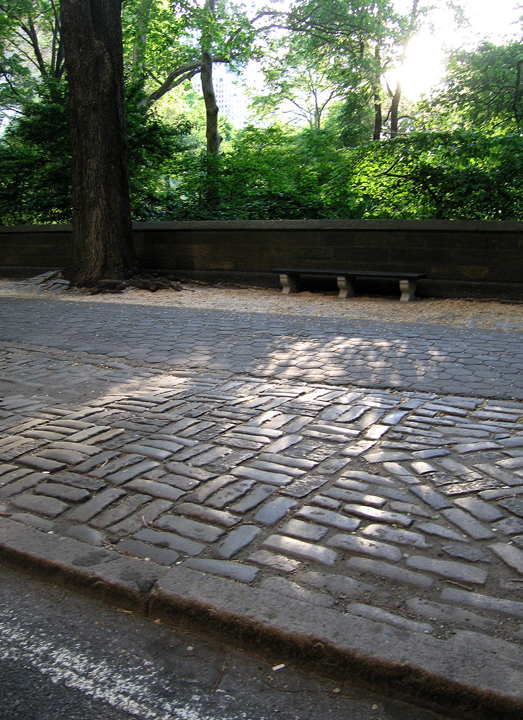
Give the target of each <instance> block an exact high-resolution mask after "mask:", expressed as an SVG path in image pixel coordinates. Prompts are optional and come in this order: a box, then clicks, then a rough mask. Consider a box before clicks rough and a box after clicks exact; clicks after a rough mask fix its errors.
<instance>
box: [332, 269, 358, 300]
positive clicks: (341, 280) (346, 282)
mask: <svg viewBox="0 0 523 720" xmlns="http://www.w3.org/2000/svg"><path fill="white" fill-rule="evenodd" d="M336 280H337V282H338V288H339V293H338V297H339V298H342V299H343V300H345V299H346V298H349V297H354V284H353V282H352V279H351V278H350V277H347V276H346V275H338V277H337V278H336Z"/></svg>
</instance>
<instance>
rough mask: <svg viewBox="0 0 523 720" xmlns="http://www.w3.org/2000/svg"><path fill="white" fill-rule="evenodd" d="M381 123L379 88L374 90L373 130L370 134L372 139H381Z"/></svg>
mask: <svg viewBox="0 0 523 720" xmlns="http://www.w3.org/2000/svg"><path fill="white" fill-rule="evenodd" d="M382 125H383V118H382V113H381V97H380V92H379V90H375V91H374V132H373V134H372V139H373V140H381V127H382Z"/></svg>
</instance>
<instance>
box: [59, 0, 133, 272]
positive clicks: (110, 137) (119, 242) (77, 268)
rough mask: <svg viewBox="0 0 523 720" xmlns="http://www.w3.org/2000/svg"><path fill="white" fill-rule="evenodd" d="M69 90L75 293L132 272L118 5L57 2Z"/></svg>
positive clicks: (107, 0)
mask: <svg viewBox="0 0 523 720" xmlns="http://www.w3.org/2000/svg"><path fill="white" fill-rule="evenodd" d="M60 9H61V21H62V34H63V40H64V49H65V63H66V69H67V77H68V82H69V127H70V132H71V153H72V179H73V261H72V263H71V266H70V267H69V268H68V270H67V272H66V274H67V276H68V278H69V279H70V280H71V281H72V282H74V283H75V284H77V285H83V286H94V285H97V284H98V283H99V282H100V281H101V280H106V279H109V278H111V279H113V278H114V279H123V278H126V277H129V276H131V275H132V274H133V273H135V272H136V269H137V262H136V256H135V252H134V247H133V238H132V222H131V206H130V199H129V184H128V176H127V152H126V134H125V112H124V91H123V49H122V26H121V0H61V8H60Z"/></svg>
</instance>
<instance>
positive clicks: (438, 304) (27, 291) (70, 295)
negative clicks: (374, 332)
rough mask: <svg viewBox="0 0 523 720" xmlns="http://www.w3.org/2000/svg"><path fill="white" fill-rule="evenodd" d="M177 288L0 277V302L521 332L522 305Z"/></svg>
mask: <svg viewBox="0 0 523 720" xmlns="http://www.w3.org/2000/svg"><path fill="white" fill-rule="evenodd" d="M182 288H183V289H182V290H181V291H180V292H176V291H173V290H159V291H157V292H155V293H152V292H149V291H147V290H136V289H127V290H125V292H123V293H122V294H115V295H112V294H107V295H89V294H88V293H85V292H83V291H79V290H66V291H62V292H52V291H49V290H46V289H45V288H43V287H42V286H39V285H35V284H34V283H31V281H27V280H5V279H4V280H2V279H0V298H7V297H9V298H13V297H35V296H36V295H37V296H39V297H42V296H48V297H53V299H59V300H61V301H63V302H68V301H72V300H74V301H75V302H95V303H98V302H102V303H126V304H137V305H155V306H162V307H182V308H201V309H206V310H209V309H214V310H229V311H233V312H247V313H251V312H256V313H269V314H278V315H301V316H310V317H337V318H346V319H347V320H376V321H379V322H387V321H389V322H393V323H423V324H436V325H452V326H454V327H463V328H485V329H491V330H492V329H497V330H519V331H523V303H509V302H500V301H495V300H477V299H470V300H467V299H439V298H425V299H421V300H415V301H414V302H410V303H400V302H399V301H398V299H397V298H390V297H374V296H365V295H362V296H357V297H355V298H351V299H349V300H339V299H338V297H337V295H336V293H335V292H332V293H325V292H323V293H316V292H315V293H311V292H301V293H298V294H296V295H282V294H281V293H280V291H279V290H276V289H270V288H255V287H251V288H246V287H233V286H220V285H212V286H211V285H205V284H199V283H192V282H187V283H183V284H182Z"/></svg>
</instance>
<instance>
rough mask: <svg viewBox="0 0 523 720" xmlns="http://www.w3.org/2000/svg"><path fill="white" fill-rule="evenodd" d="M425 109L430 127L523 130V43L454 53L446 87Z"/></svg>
mask: <svg viewBox="0 0 523 720" xmlns="http://www.w3.org/2000/svg"><path fill="white" fill-rule="evenodd" d="M419 111H420V113H421V116H422V119H423V124H424V126H425V127H426V128H429V129H438V130H441V129H453V128H465V129H469V130H482V131H483V132H488V133H491V134H501V133H511V132H518V131H521V129H522V127H523V44H522V43H518V42H510V43H508V44H506V45H494V44H492V43H489V42H484V43H482V44H480V45H479V47H477V48H476V49H474V50H470V51H464V50H457V51H454V52H451V53H450V55H449V57H448V59H447V67H446V75H445V77H444V78H443V81H442V83H441V85H440V87H439V88H438V89H437V90H436V91H435V92H434V93H433V94H432V96H431V97H430V98H427V99H425V100H424V101H423V102H422V103H420V107H419Z"/></svg>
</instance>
